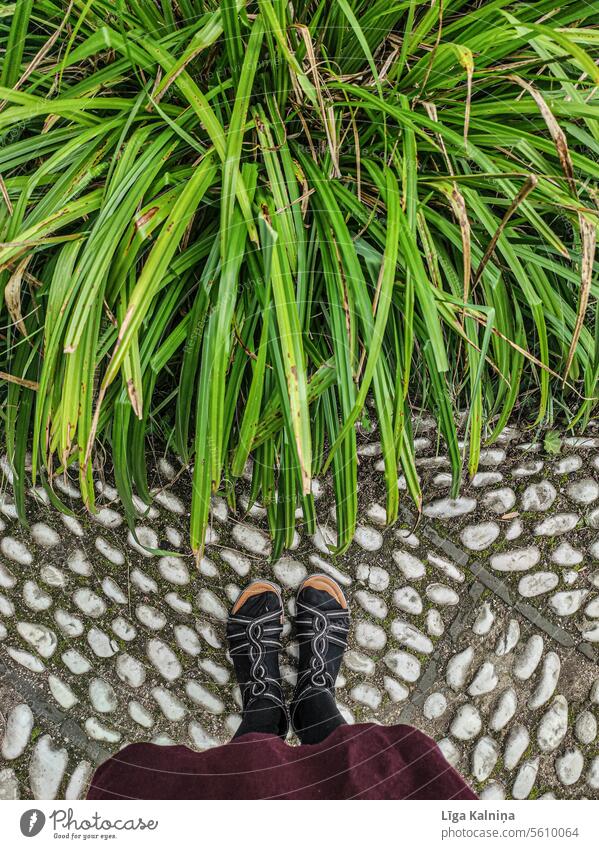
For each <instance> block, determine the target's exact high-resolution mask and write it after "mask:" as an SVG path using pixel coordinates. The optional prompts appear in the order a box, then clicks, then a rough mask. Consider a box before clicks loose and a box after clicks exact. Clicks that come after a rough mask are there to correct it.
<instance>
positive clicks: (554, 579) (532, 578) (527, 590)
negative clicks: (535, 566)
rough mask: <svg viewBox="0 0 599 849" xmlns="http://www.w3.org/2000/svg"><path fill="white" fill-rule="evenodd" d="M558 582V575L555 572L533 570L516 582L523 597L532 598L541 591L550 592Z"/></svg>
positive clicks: (541, 592)
mask: <svg viewBox="0 0 599 849" xmlns="http://www.w3.org/2000/svg"><path fill="white" fill-rule="evenodd" d="M558 584H559V575H556V574H555V572H533V574H532V575H525V576H524V577H523V578H521V579H520V582H519V583H518V592H519V593H520V595H521V596H524V598H534V597H535V596H538V595H543V593H548V592H551V590H553V589H555V588H556V587H557V585H558Z"/></svg>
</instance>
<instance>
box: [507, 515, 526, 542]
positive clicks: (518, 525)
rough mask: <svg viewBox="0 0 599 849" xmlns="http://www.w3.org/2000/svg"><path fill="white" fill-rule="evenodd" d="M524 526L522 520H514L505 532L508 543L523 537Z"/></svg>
mask: <svg viewBox="0 0 599 849" xmlns="http://www.w3.org/2000/svg"><path fill="white" fill-rule="evenodd" d="M523 530H524V526H523V524H522V522H521V520H520V519H512V521H511V522H510V523H509V525H508V526H507V528H506V530H505V538H506V540H507V541H508V542H511V541H512V540H514V539H518V537H520V536H522V532H523Z"/></svg>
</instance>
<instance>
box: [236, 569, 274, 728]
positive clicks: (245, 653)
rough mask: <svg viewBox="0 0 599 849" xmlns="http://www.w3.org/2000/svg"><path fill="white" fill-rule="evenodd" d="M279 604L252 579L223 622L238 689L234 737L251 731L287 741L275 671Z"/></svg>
mask: <svg viewBox="0 0 599 849" xmlns="http://www.w3.org/2000/svg"><path fill="white" fill-rule="evenodd" d="M282 630H283V602H282V599H281V593H280V590H279V588H278V587H277V586H276V585H275V584H271V583H270V582H269V581H253V582H252V583H251V584H250V585H249V586H248V587H246V589H245V590H244V591H243V592H242V594H241V595H240V596H239V598H238V599H237V601H236V603H235V604H234V606H233V609H232V610H231V613H230V614H229V618H228V621H227V641H228V643H229V654H230V655H231V660H232V661H233V666H234V669H235V675H236V677H237V681H238V683H239V686H240V688H241V699H242V704H243V716H242V723H241V726H240V727H239V729H238V730H237V733H236V734H235V736H236V737H239V736H241V735H242V734H247V733H249V732H251V731H259V732H262V733H271V734H278V735H279V736H280V737H282V738H283V739H285V737H286V736H287V731H288V729H289V717H288V712H287V706H286V704H285V698H284V695H283V690H282V688H281V673H280V671H279V650H280V649H281V633H282Z"/></svg>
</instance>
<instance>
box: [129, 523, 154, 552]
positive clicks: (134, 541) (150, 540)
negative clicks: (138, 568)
mask: <svg viewBox="0 0 599 849" xmlns="http://www.w3.org/2000/svg"><path fill="white" fill-rule="evenodd" d="M127 542H128V543H129V545H130V546H131V548H134V549H135V551H138V552H139V553H140V554H143V556H144V557H154V552H153V551H151V550H150V549H156V548H158V534H157V533H156V531H154V530H153V529H152V528H148V527H147V526H146V525H137V526H136V528H135V534H134V533H133V532H132V531H129V533H128V534H127Z"/></svg>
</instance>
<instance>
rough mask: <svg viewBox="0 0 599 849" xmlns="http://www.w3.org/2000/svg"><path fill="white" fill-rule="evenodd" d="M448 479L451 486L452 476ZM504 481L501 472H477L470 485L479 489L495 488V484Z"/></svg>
mask: <svg viewBox="0 0 599 849" xmlns="http://www.w3.org/2000/svg"><path fill="white" fill-rule="evenodd" d="M448 477H449V483H450V484H451V476H450V475H448ZM502 480H503V475H502V474H500V473H499V472H477V473H476V474H475V475H474V477H473V478H472V480H471V481H470V484H471V486H473V487H475V488H477V489H479V488H480V487H483V486H495V484H498V483H501V481H502Z"/></svg>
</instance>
